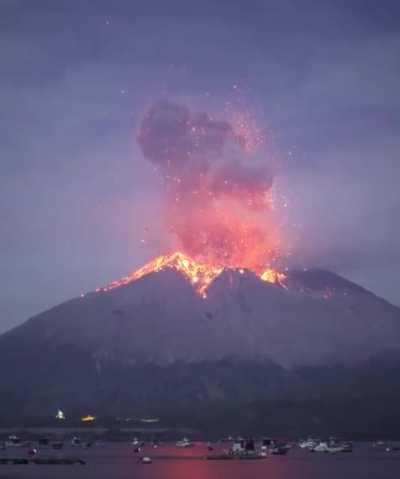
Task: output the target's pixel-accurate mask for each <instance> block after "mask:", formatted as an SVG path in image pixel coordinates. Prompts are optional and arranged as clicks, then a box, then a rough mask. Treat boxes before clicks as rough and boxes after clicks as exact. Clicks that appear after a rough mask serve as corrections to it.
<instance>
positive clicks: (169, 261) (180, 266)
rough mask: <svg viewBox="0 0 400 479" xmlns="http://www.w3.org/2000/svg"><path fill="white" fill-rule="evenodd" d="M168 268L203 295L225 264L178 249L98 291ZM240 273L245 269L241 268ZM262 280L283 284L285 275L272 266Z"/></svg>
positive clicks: (262, 273) (260, 274) (264, 272)
mask: <svg viewBox="0 0 400 479" xmlns="http://www.w3.org/2000/svg"><path fill="white" fill-rule="evenodd" d="M166 268H173V269H175V270H176V271H179V272H180V273H182V274H183V275H184V276H185V277H186V278H187V279H188V280H189V281H190V283H191V285H192V286H193V287H194V288H195V290H196V291H197V292H198V293H199V294H200V295H201V296H202V297H205V296H206V290H207V288H208V286H209V285H210V284H211V283H212V282H213V281H214V279H215V278H216V277H217V276H219V275H220V274H221V273H222V271H223V270H224V267H223V266H217V265H211V264H207V263H204V262H201V261H196V260H194V259H192V258H190V257H189V256H187V255H185V254H184V253H181V252H180V251H176V252H175V253H171V254H168V255H164V256H158V257H157V258H155V259H153V260H152V261H150V262H149V263H147V264H145V265H144V266H143V267H142V268H140V269H138V270H136V271H134V272H133V273H132V274H130V275H129V276H125V277H123V278H121V279H119V280H116V281H113V282H112V283H110V284H109V285H107V286H105V287H104V288H99V289H98V291H109V290H112V289H115V288H118V287H119V286H124V285H126V284H129V283H132V282H133V281H136V280H138V279H139V278H142V277H143V276H146V275H148V274H150V273H157V272H158V271H161V270H163V269H166ZM239 271H240V273H243V272H244V270H243V269H240V270H239ZM258 276H259V277H260V279H261V280H262V281H266V282H268V283H278V284H281V285H283V282H284V280H285V275H284V274H283V273H280V272H278V271H275V270H273V269H271V268H269V269H267V270H265V271H262V272H261V273H259V274H258Z"/></svg>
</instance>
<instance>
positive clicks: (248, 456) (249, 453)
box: [205, 438, 267, 461]
mask: <svg viewBox="0 0 400 479" xmlns="http://www.w3.org/2000/svg"><path fill="white" fill-rule="evenodd" d="M266 457H267V453H266V452H265V451H263V450H261V451H259V450H257V449H256V446H255V442H254V441H253V439H248V440H245V439H242V438H239V439H237V440H236V441H234V442H233V444H232V446H231V448H230V449H229V450H226V451H225V452H224V453H222V454H211V455H207V456H205V458H206V459H208V460H220V461H229V460H233V459H240V460H252V459H265V458H266Z"/></svg>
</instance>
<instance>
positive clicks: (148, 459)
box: [140, 456, 153, 464]
mask: <svg viewBox="0 0 400 479" xmlns="http://www.w3.org/2000/svg"><path fill="white" fill-rule="evenodd" d="M152 462H153V461H152V460H151V457H149V456H143V457H141V458H140V463H141V464H151V463H152Z"/></svg>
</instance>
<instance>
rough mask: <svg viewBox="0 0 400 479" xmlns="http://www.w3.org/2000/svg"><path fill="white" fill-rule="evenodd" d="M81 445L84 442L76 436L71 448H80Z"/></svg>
mask: <svg viewBox="0 0 400 479" xmlns="http://www.w3.org/2000/svg"><path fill="white" fill-rule="evenodd" d="M81 444H82V441H81V439H80V438H79V437H78V436H74V437H73V438H72V439H71V446H80V445H81Z"/></svg>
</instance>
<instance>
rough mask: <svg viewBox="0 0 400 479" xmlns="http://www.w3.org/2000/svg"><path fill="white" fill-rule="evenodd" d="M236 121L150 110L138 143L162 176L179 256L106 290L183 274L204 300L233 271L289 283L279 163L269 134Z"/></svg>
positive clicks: (168, 108)
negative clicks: (276, 187) (278, 266)
mask: <svg viewBox="0 0 400 479" xmlns="http://www.w3.org/2000/svg"><path fill="white" fill-rule="evenodd" d="M236 120H237V119H235V120H234V121H226V120H215V119H213V118H212V117H211V116H210V115H208V114H206V113H196V112H192V111H190V110H189V109H188V108H186V107H183V106H180V105H177V104H175V103H170V102H159V103H157V104H155V105H154V106H153V107H151V108H150V109H149V110H148V112H147V113H146V115H145V116H144V118H143V121H142V124H141V126H140V129H139V133H138V136H137V141H138V144H139V146H140V148H141V150H142V153H143V156H144V157H145V159H146V160H148V161H149V162H150V163H151V164H152V165H153V167H154V169H155V170H156V171H157V172H158V173H159V174H160V175H161V176H162V179H163V183H164V187H165V199H166V200H165V222H166V226H167V229H168V231H169V233H171V234H172V235H173V236H174V237H175V238H176V239H177V242H178V248H177V249H178V251H176V252H172V253H169V254H166V255H163V256H160V257H158V258H155V259H154V260H152V261H150V262H149V263H148V264H146V265H145V266H143V267H142V268H140V269H139V270H137V271H135V272H133V273H132V274H131V275H129V276H126V277H125V278H121V279H120V280H118V281H114V282H113V283H111V284H109V285H108V286H106V287H105V288H102V290H109V289H113V288H115V287H117V286H120V285H123V284H127V283H130V282H132V281H135V280H137V279H139V278H140V277H142V276H144V275H146V274H149V273H151V272H157V271H160V270H162V269H164V268H175V269H176V270H178V271H180V272H181V273H183V274H184V275H185V276H186V277H187V278H188V280H189V281H190V283H191V284H192V285H193V286H194V288H195V289H196V290H197V291H198V292H199V293H200V294H201V295H202V296H205V293H206V290H207V287H208V286H209V284H210V283H211V282H212V281H213V280H214V279H215V278H216V277H217V276H218V275H219V274H220V273H221V272H222V271H223V270H224V269H225V268H235V269H248V270H251V271H253V272H254V273H256V274H257V275H258V276H259V277H260V279H262V280H263V281H268V282H272V283H279V284H282V283H283V281H284V274H283V273H280V272H278V271H276V270H275V269H274V268H273V264H274V262H275V261H276V260H277V259H278V258H279V256H280V252H281V250H282V239H281V237H280V235H279V231H278V224H279V221H278V218H277V210H278V208H277V207H276V201H275V200H274V195H273V193H272V185H273V179H274V163H273V161H272V160H271V159H270V158H269V157H268V155H267V153H266V148H265V142H264V141H263V137H262V135H261V134H260V133H259V132H258V131H257V130H255V129H253V128H251V126H250V122H248V121H246V120H245V119H244V118H243V117H241V118H240V121H236Z"/></svg>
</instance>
